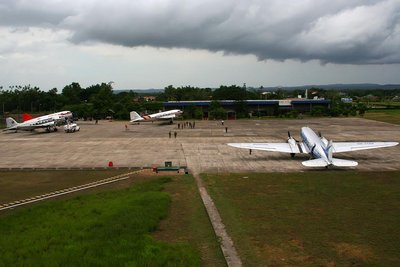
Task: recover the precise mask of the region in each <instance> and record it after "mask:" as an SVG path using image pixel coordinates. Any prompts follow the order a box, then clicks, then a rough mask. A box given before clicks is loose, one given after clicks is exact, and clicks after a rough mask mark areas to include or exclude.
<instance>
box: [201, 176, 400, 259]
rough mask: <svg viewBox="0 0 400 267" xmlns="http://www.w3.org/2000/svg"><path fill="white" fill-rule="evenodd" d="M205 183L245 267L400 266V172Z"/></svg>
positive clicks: (227, 178) (219, 179) (227, 179)
mask: <svg viewBox="0 0 400 267" xmlns="http://www.w3.org/2000/svg"><path fill="white" fill-rule="evenodd" d="M202 177H203V179H204V180H205V183H206V185H207V188H208V190H209V192H210V193H211V195H212V197H213V199H214V201H215V203H216V205H217V207H218V210H219V211H220V213H221V216H222V219H223V221H224V223H225V226H226V228H227V231H228V233H229V234H230V235H231V237H232V238H233V240H234V243H235V246H236V248H237V249H238V252H239V254H240V256H241V258H242V261H243V262H244V265H245V266H400V234H399V233H400V216H399V214H400V172H368V173H367V172H365V173H363V172H354V171H343V172H340V171H328V172H326V171H315V172H305V173H264V174H253V173H252V174H226V175H222V174H221V175H211V174H209V175H202Z"/></svg>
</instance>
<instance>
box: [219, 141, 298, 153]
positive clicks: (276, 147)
mask: <svg viewBox="0 0 400 267" xmlns="http://www.w3.org/2000/svg"><path fill="white" fill-rule="evenodd" d="M227 145H228V146H232V147H237V148H246V149H254V150H263V151H272V152H282V153H300V150H299V148H298V146H291V145H290V144H289V143H229V144H227Z"/></svg>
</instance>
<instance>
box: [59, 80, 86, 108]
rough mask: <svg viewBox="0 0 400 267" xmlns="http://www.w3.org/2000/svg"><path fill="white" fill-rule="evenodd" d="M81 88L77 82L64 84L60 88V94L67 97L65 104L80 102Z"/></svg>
mask: <svg viewBox="0 0 400 267" xmlns="http://www.w3.org/2000/svg"><path fill="white" fill-rule="evenodd" d="M81 91H82V88H81V86H80V85H79V83H71V84H70V85H66V86H65V87H64V88H63V90H62V95H63V96H65V97H66V98H67V104H79V103H80V102H81V98H80V96H81Z"/></svg>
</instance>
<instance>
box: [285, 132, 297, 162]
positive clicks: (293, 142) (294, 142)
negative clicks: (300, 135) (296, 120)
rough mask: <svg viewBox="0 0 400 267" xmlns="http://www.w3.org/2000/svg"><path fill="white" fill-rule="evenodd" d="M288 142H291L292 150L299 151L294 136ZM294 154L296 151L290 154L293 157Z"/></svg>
mask: <svg viewBox="0 0 400 267" xmlns="http://www.w3.org/2000/svg"><path fill="white" fill-rule="evenodd" d="M287 142H288V144H289V146H290V149H291V150H292V151H297V147H296V146H297V144H296V140H294V139H293V138H292V137H290V138H289V139H288V141H287ZM294 155H295V153H294V152H293V153H290V156H292V158H293V157H294Z"/></svg>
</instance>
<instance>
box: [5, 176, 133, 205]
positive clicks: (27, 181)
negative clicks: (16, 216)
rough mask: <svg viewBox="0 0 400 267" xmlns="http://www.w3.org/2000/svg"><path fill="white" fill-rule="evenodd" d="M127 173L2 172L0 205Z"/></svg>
mask: <svg viewBox="0 0 400 267" xmlns="http://www.w3.org/2000/svg"><path fill="white" fill-rule="evenodd" d="M127 172H128V171H127V170H122V169H121V170H117V169H105V170H93V171H81V170H49V171H18V172H17V171H2V172H0V203H8V202H11V201H15V200H20V199H24V198H28V197H33V196H37V195H41V194H45V193H49V192H51V191H56V190H60V189H65V188H68V187H73V186H77V185H81V184H86V183H90V182H94V181H98V180H101V179H105V178H108V177H112V176H115V175H118V174H122V173H127Z"/></svg>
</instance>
